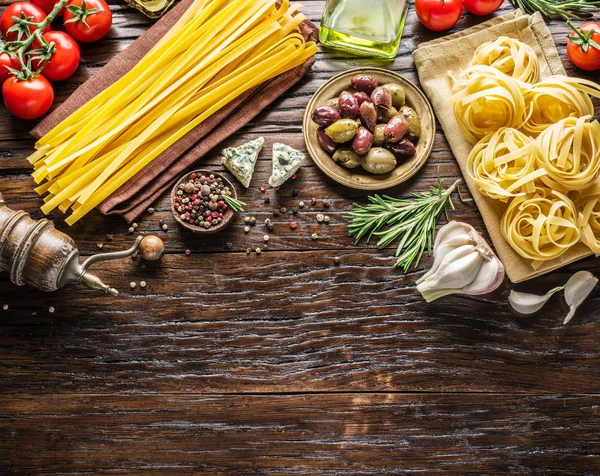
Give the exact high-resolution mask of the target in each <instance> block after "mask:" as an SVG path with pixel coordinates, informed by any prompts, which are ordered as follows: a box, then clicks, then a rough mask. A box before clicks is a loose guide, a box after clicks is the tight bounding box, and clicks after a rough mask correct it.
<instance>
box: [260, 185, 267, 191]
mask: <svg viewBox="0 0 600 476" xmlns="http://www.w3.org/2000/svg"><path fill="white" fill-rule="evenodd" d="M266 190H267V187H266V186H265V184H262V185H261V186H260V191H261V192H265V191H266Z"/></svg>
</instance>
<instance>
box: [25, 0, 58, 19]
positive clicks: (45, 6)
mask: <svg viewBox="0 0 600 476" xmlns="http://www.w3.org/2000/svg"><path fill="white" fill-rule="evenodd" d="M31 3H33V4H35V5H37V6H38V7H40V8H41V9H42V10H44V12H46V15H48V14H49V13H50V12H51V11H52V10H54V5H56V4H57V3H58V0H31ZM64 11H65V9H64V8H63V9H62V10H61V11H60V12H59V13H58V15H57V16H60V15H62V14H63V13H64Z"/></svg>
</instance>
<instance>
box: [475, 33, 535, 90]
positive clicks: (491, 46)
mask: <svg viewBox="0 0 600 476" xmlns="http://www.w3.org/2000/svg"><path fill="white" fill-rule="evenodd" d="M476 65H484V66H491V67H493V68H496V69H497V70H499V71H502V72H503V73H504V74H506V75H508V76H511V77H512V78H514V79H518V80H520V81H524V82H526V83H531V84H533V83H535V82H536V81H537V80H538V78H539V76H540V64H539V61H538V59H537V55H536V54H535V51H533V48H531V46H529V45H527V44H525V43H523V42H522V41H519V40H515V39H514V38H509V37H507V36H500V37H499V38H498V39H496V40H495V41H489V42H487V43H483V44H482V45H480V46H479V48H477V49H476V50H475V54H474V55H473V59H472V60H471V62H470V63H469V66H476ZM467 74H468V73H467Z"/></svg>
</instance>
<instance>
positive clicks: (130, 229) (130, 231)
mask: <svg viewBox="0 0 600 476" xmlns="http://www.w3.org/2000/svg"><path fill="white" fill-rule="evenodd" d="M134 231H135V228H133V227H132V226H130V227H129V230H127V232H128V233H129V234H130V235H131V234H132V233H133V232H134Z"/></svg>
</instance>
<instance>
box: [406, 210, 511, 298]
mask: <svg viewBox="0 0 600 476" xmlns="http://www.w3.org/2000/svg"><path fill="white" fill-rule="evenodd" d="M503 280H504V266H503V265H502V262H501V261H500V260H499V259H498V257H497V256H496V255H495V254H494V252H493V251H492V249H491V248H490V247H489V245H488V244H487V243H486V242H485V240H484V239H483V237H482V236H481V235H480V234H479V233H477V231H476V230H475V228H473V227H472V226H471V225H468V224H466V223H460V222H455V221H451V222H450V223H448V224H447V225H444V226H443V227H442V228H440V231H438V234H437V236H436V239H435V242H434V244H433V265H432V266H431V269H430V270H429V271H428V272H427V273H425V274H424V275H423V276H422V277H421V279H419V280H418V281H417V290H418V291H419V292H420V293H421V294H422V295H423V297H424V298H425V300H426V301H427V302H431V301H434V300H436V299H439V298H441V297H442V296H447V295H449V294H471V295H477V294H487V293H490V292H492V291H493V290H494V289H496V288H497V287H498V286H500V284H501V283H502V281H503Z"/></svg>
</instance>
